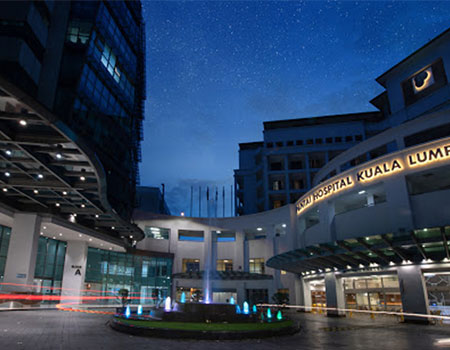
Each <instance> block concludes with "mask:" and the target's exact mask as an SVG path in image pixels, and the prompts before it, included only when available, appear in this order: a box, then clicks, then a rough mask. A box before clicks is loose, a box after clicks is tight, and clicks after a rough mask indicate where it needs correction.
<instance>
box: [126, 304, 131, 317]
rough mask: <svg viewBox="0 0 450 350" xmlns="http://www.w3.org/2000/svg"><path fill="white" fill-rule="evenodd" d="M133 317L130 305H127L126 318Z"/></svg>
mask: <svg viewBox="0 0 450 350" xmlns="http://www.w3.org/2000/svg"><path fill="white" fill-rule="evenodd" d="M130 315H131V310H130V305H127V308H126V309H125V317H126V318H128V317H130Z"/></svg>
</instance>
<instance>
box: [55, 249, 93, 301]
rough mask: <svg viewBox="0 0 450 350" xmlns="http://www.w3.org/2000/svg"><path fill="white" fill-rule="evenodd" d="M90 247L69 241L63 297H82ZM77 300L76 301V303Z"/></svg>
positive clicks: (63, 281)
mask: <svg viewBox="0 0 450 350" xmlns="http://www.w3.org/2000/svg"><path fill="white" fill-rule="evenodd" d="M87 254H88V246H87V243H86V242H82V241H68V242H67V248H66V257H65V260H64V272H63V279H62V290H61V295H62V296H81V295H82V290H83V289H84V279H85V276H86V263H87ZM76 301H77V300H74V302H76Z"/></svg>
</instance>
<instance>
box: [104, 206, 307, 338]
mask: <svg viewBox="0 0 450 350" xmlns="http://www.w3.org/2000/svg"><path fill="white" fill-rule="evenodd" d="M208 211H210V208H208ZM210 227H217V223H216V222H214V223H213V222H211V219H210ZM215 238H216V237H211V243H213V242H214V240H215ZM214 251H215V245H214V244H211V246H210V247H209V249H208V252H207V258H206V261H205V265H204V271H203V300H202V302H189V301H188V302H186V294H185V292H182V293H181V297H180V301H179V303H174V305H173V307H172V299H171V297H170V296H168V297H166V298H165V300H164V302H163V303H160V307H157V308H153V309H152V311H150V313H148V312H145V314H144V313H143V310H142V306H141V305H139V307H138V309H137V312H136V313H134V314H133V315H132V314H131V311H130V307H129V306H127V308H126V312H125V314H117V315H115V316H114V318H113V322H111V323H110V325H111V327H112V328H114V329H116V330H119V331H122V332H126V333H131V334H140V335H148V336H157V337H167V338H191V339H192V338H193V339H243V338H263V337H271V336H277V335H287V334H294V333H296V332H297V331H298V330H299V328H298V326H296V325H295V324H294V323H293V322H292V321H290V320H287V319H285V318H284V317H283V316H282V314H281V311H278V312H277V313H276V317H274V318H272V310H271V309H270V308H268V309H267V312H265V311H264V309H263V308H261V313H260V314H259V313H258V309H257V307H256V305H253V307H252V309H250V305H249V303H248V302H247V301H244V302H243V304H242V309H241V307H240V306H239V304H238V302H239V300H236V299H235V297H231V298H230V301H229V302H227V303H214V301H213V298H212V290H213V289H212V288H213V286H212V283H211V279H212V278H213V275H212V274H211V270H213V267H214V264H213V263H212V262H213V261H214V259H216V256H215V253H214ZM275 312H276V311H275V310H274V313H275ZM168 323H171V325H170V327H169V326H168ZM212 325H213V327H212Z"/></svg>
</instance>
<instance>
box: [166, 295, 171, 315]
mask: <svg viewBox="0 0 450 350" xmlns="http://www.w3.org/2000/svg"><path fill="white" fill-rule="evenodd" d="M164 310H165V311H166V312H169V311H171V310H172V305H171V299H170V297H167V298H166V301H165V302H164Z"/></svg>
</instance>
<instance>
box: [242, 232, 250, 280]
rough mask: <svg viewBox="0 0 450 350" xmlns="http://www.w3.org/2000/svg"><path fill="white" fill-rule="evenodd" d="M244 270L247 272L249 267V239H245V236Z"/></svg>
mask: <svg viewBox="0 0 450 350" xmlns="http://www.w3.org/2000/svg"><path fill="white" fill-rule="evenodd" d="M243 244H244V271H245V272H249V270H250V267H249V263H250V261H249V260H250V246H249V241H248V239H247V237H244V242H243Z"/></svg>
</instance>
